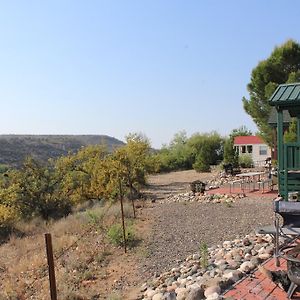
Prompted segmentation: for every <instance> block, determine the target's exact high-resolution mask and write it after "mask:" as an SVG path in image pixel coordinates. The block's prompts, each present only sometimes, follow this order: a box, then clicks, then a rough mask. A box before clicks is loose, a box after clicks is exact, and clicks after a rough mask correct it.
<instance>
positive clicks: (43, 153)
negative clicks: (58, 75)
mask: <svg viewBox="0 0 300 300" xmlns="http://www.w3.org/2000/svg"><path fill="white" fill-rule="evenodd" d="M95 144H104V145H106V146H107V148H108V150H109V151H111V150H112V149H114V148H115V147H119V146H122V145H124V143H123V142H122V141H120V140H118V139H116V138H114V137H110V136H107V135H0V164H5V165H10V166H14V167H17V166H19V165H20V163H21V162H22V161H23V160H24V158H25V157H27V156H29V155H30V156H32V157H34V158H35V159H37V160H40V161H45V160H47V159H49V158H57V157H60V156H62V155H66V154H67V153H68V152H72V153H73V152H76V151H78V150H79V149H80V148H81V147H83V146H87V145H95Z"/></svg>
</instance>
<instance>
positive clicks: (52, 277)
mask: <svg viewBox="0 0 300 300" xmlns="http://www.w3.org/2000/svg"><path fill="white" fill-rule="evenodd" d="M45 242H46V252H47V261H48V270H49V282H50V296H51V300H57V293H56V281H55V269H54V259H53V248H52V239H51V234H50V233H45Z"/></svg>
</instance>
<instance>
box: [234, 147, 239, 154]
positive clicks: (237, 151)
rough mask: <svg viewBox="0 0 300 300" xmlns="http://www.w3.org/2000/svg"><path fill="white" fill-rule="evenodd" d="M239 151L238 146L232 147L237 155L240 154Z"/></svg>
mask: <svg viewBox="0 0 300 300" xmlns="http://www.w3.org/2000/svg"><path fill="white" fill-rule="evenodd" d="M239 150H240V149H239V146H234V152H235V153H237V154H239V153H240V151H239Z"/></svg>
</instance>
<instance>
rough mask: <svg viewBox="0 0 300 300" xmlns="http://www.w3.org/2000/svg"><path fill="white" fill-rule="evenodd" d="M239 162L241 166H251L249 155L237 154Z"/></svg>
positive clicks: (251, 161)
mask: <svg viewBox="0 0 300 300" xmlns="http://www.w3.org/2000/svg"><path fill="white" fill-rule="evenodd" d="M239 164H240V166H241V167H242V168H252V167H253V160H252V157H251V155H249V154H244V155H240V156H239Z"/></svg>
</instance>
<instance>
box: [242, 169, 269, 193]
mask: <svg viewBox="0 0 300 300" xmlns="http://www.w3.org/2000/svg"><path fill="white" fill-rule="evenodd" d="M264 174H265V172H248V173H241V174H237V175H236V176H237V177H239V178H241V180H242V187H243V188H242V190H243V192H244V191H245V188H246V187H248V188H249V191H251V190H252V191H254V190H255V186H256V184H257V183H258V182H260V179H261V176H262V175H264ZM251 186H252V189H251Z"/></svg>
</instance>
